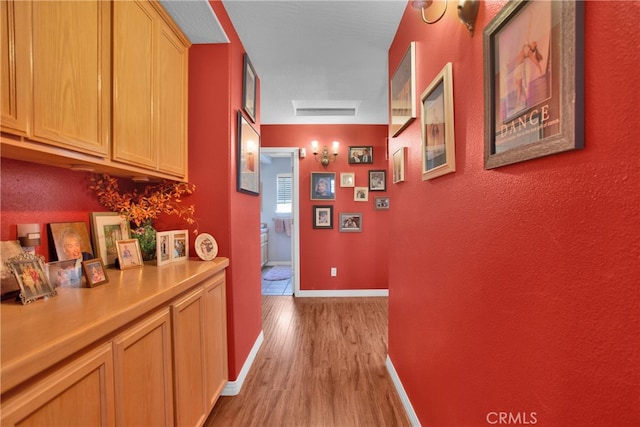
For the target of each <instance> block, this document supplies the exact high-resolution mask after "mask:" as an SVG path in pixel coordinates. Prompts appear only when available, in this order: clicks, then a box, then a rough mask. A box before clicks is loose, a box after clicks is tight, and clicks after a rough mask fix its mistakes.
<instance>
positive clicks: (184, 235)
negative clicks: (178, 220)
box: [171, 230, 189, 262]
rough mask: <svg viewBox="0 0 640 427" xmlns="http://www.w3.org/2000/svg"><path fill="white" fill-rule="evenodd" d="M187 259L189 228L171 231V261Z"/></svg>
mask: <svg viewBox="0 0 640 427" xmlns="http://www.w3.org/2000/svg"><path fill="white" fill-rule="evenodd" d="M187 259H189V230H174V231H172V232H171V262H175V261H186V260H187Z"/></svg>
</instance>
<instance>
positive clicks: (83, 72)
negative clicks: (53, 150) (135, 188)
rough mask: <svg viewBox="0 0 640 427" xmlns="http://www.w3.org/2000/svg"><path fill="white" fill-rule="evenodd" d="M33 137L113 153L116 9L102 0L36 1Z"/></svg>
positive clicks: (94, 151) (33, 8)
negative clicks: (113, 12)
mask: <svg viewBox="0 0 640 427" xmlns="http://www.w3.org/2000/svg"><path fill="white" fill-rule="evenodd" d="M32 14H33V15H32V22H33V25H32V26H31V27H30V28H31V31H32V37H33V130H32V133H31V135H29V136H30V137H31V138H33V139H36V140H39V141H43V142H46V143H49V144H52V145H57V146H62V147H65V148H72V149H77V150H79V151H81V152H83V153H88V154H94V155H98V156H101V157H105V156H107V155H108V150H109V127H110V107H111V101H110V96H111V91H110V84H109V82H110V81H111V74H110V65H111V49H110V48H111V44H110V35H111V29H110V24H111V9H110V4H109V2H102V1H82V2H78V1H55V2H54V1H34V2H32Z"/></svg>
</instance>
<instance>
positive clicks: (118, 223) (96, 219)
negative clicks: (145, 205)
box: [90, 212, 131, 267]
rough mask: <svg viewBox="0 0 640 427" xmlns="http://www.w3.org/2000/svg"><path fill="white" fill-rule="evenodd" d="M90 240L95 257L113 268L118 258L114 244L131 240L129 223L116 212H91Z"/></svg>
mask: <svg viewBox="0 0 640 427" xmlns="http://www.w3.org/2000/svg"><path fill="white" fill-rule="evenodd" d="M90 220H91V238H92V241H93V249H94V251H95V255H96V257H98V258H100V259H101V260H102V263H103V265H104V266H105V267H113V266H114V265H115V263H116V258H117V257H118V250H117V248H116V242H117V241H118V240H126V239H130V238H131V230H130V228H129V221H127V219H126V218H125V217H124V216H123V215H120V214H118V213H116V212H91V217H90Z"/></svg>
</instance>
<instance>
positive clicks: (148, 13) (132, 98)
mask: <svg viewBox="0 0 640 427" xmlns="http://www.w3.org/2000/svg"><path fill="white" fill-rule="evenodd" d="M156 31H157V15H156V11H155V10H154V9H153V7H152V6H151V5H150V4H149V3H148V2H147V1H146V0H144V1H138V0H136V1H115V2H113V160H117V161H119V162H123V163H127V164H132V165H136V166H142V167H147V168H151V169H155V167H156V162H157V149H156V147H157V145H156V144H155V142H154V138H156V137H157V135H155V134H154V132H153V119H154V111H153V108H152V107H153V103H154V98H153V97H154V87H155V86H154V85H156V84H157V83H156V81H155V79H156V76H155V74H154V71H155V61H156V56H155V51H154V39H155V38H156V36H155V34H156Z"/></svg>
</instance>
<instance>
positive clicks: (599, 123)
mask: <svg viewBox="0 0 640 427" xmlns="http://www.w3.org/2000/svg"><path fill="white" fill-rule="evenodd" d="M504 4H505V2H504V1H494V2H482V3H481V6H480V13H479V16H478V22H477V30H476V34H475V35H474V36H473V37H472V38H471V37H469V35H468V34H467V32H466V30H465V29H464V27H463V26H462V25H461V24H460V23H459V22H458V21H457V16H456V11H455V9H454V8H450V10H449V11H448V12H447V14H446V16H445V18H443V20H442V21H441V22H439V23H437V24H435V25H426V24H424V23H422V21H421V20H420V18H419V16H418V11H416V10H414V9H412V8H411V7H410V6H408V7H407V10H406V12H405V15H404V17H403V19H402V21H401V24H400V27H399V30H398V33H397V34H396V37H395V40H394V42H393V44H392V46H391V48H390V53H389V68H390V73H392V72H393V70H395V67H396V66H397V64H398V63H399V61H400V59H401V57H402V55H403V53H404V52H405V51H406V49H407V47H408V45H409V43H410V42H411V41H417V93H418V96H419V95H420V94H421V93H422V91H424V89H425V88H426V87H427V86H428V85H429V83H430V82H431V81H432V79H433V78H434V77H435V76H436V75H437V73H438V72H439V71H440V70H441V69H442V67H443V66H444V64H445V63H446V62H449V61H451V62H453V86H454V105H455V140H456V163H457V171H456V172H455V173H453V174H449V175H446V176H443V177H440V178H436V179H433V180H430V181H426V182H423V181H421V177H420V171H421V159H420V146H419V144H420V138H421V136H420V125H419V118H418V119H417V120H416V121H414V122H413V123H412V124H411V125H410V127H409V128H407V129H406V130H405V131H404V132H403V133H402V134H401V135H399V137H397V138H392V139H391V140H390V148H389V151H390V152H393V151H394V150H395V149H396V148H398V147H400V146H407V147H409V157H408V162H407V181H406V182H404V183H402V184H399V185H394V186H392V188H391V191H390V195H391V200H392V209H391V210H390V214H391V221H390V235H391V236H394V238H393V239H390V240H389V242H388V244H389V257H390V265H389V356H390V358H391V360H392V362H393V364H394V366H395V368H396V370H397V372H398V374H399V376H400V379H401V380H402V383H403V385H404V388H405V390H406V392H407V393H408V396H409V398H410V400H411V403H412V405H413V407H414V409H415V411H416V413H417V416H418V417H419V419H420V422H421V423H422V425H428V426H480V425H489V422H488V421H494V422H495V421H497V419H496V418H495V416H494V417H489V420H487V415H488V414H489V413H490V412H501V411H502V412H507V413H509V412H510V413H512V415H513V416H517V415H518V414H520V420H521V424H524V422H522V421H524V420H526V421H528V422H529V423H530V424H535V423H537V424H538V425H543V426H584V425H592V426H595V425H599V426H604V425H610V426H613V425H616V426H621V425H638V424H640V364H639V356H640V344H639V342H640V339H639V338H638V337H640V298H639V293H638V292H639V288H638V284H639V279H640V268H639V266H640V263H639V258H640V222H639V217H640V216H639V215H640V191H639V190H640V167H639V166H640V155H639V150H638V141H639V140H640V132H639V125H638V124H639V121H638V118H637V114H636V113H635V111H636V108H637V107H636V106H637V105H638V103H639V101H640V99H639V85H638V81H637V73H638V68H639V65H640V63H639V62H638V55H637V47H638V46H640V38H639V36H638V32H637V19H638V16H640V3H639V2H620V3H616V4H615V5H614V3H610V2H598V1H593V2H592V1H589V2H586V7H585V15H586V34H585V46H586V48H585V95H586V99H585V116H586V117H585V124H584V128H585V149H584V150H579V151H573V152H568V153H563V154H558V155H553V156H550V157H546V158H540V159H536V160H531V161H527V162H523V163H518V164H514V165H510V166H506V167H502V168H498V169H494V170H484V168H483V131H484V130H483V114H484V112H483V108H484V107H483V74H482V70H483V55H482V50H483V46H482V42H483V40H482V31H483V29H484V27H485V26H486V24H487V23H488V22H489V21H490V20H491V19H492V18H493V17H494V16H495V15H496V13H497V12H498V11H499V10H500V9H501V7H502V6H503V5H504ZM532 412H535V413H536V415H535V418H536V422H532V421H533V418H532V414H531V413H532Z"/></svg>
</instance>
